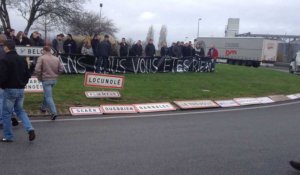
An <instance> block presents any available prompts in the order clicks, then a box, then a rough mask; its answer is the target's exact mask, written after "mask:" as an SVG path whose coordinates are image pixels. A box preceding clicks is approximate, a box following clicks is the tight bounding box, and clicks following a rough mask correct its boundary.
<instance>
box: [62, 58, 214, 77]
mask: <svg viewBox="0 0 300 175" xmlns="http://www.w3.org/2000/svg"><path fill="white" fill-rule="evenodd" d="M59 57H60V59H61V61H62V62H63V64H64V68H65V73H67V74H74V73H75V74H78V73H79V74H84V73H86V72H95V70H96V63H97V62H98V61H100V62H102V61H103V60H101V59H99V60H98V58H97V57H93V56H86V55H64V54H61V55H59ZM211 66H212V62H211V59H209V58H207V57H202V58H201V57H182V58H175V57H113V56H112V57H109V70H110V72H111V73H122V74H125V73H167V72H173V73H175V72H211V71H212V69H211ZM100 70H102V68H101V69H100Z"/></svg>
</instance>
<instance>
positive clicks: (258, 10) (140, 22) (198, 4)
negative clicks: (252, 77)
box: [12, 0, 300, 42]
mask: <svg viewBox="0 0 300 175" xmlns="http://www.w3.org/2000/svg"><path fill="white" fill-rule="evenodd" d="M100 2H101V3H103V8H102V16H105V17H108V18H110V19H112V20H113V21H114V22H115V24H116V26H117V27H118V28H119V32H118V33H117V34H116V36H117V37H118V38H122V37H126V38H132V39H134V40H138V39H141V40H145V38H146V35H147V32H148V29H149V26H151V25H153V26H154V29H155V41H157V40H158V37H159V31H160V29H161V26H162V25H166V26H167V28H168V36H167V38H168V41H169V42H170V41H177V40H180V41H185V40H192V39H194V38H195V37H196V36H197V28H198V19H199V18H201V19H202V20H201V21H200V25H199V27H200V30H199V35H200V36H214V37H217V36H224V31H225V26H226V25H227V20H228V18H240V33H246V32H251V33H260V34H261V33H262V34H289V35H300V20H299V7H300V1H299V0H251V1H245V0H149V1H145V0H90V1H88V2H87V3H86V4H85V5H84V7H85V9H86V10H88V11H93V12H96V13H100V7H99V4H100ZM12 24H13V25H16V28H17V27H18V26H20V25H21V24H22V22H20V21H19V20H16V21H14V22H12ZM23 28H25V24H24V27H23Z"/></svg>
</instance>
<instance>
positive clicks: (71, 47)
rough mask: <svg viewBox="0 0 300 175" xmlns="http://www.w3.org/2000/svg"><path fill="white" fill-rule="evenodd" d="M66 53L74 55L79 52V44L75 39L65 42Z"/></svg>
mask: <svg viewBox="0 0 300 175" xmlns="http://www.w3.org/2000/svg"><path fill="white" fill-rule="evenodd" d="M64 51H65V53H66V54H74V53H76V51H77V44H76V42H75V41H74V40H73V39H67V40H66V41H65V42H64Z"/></svg>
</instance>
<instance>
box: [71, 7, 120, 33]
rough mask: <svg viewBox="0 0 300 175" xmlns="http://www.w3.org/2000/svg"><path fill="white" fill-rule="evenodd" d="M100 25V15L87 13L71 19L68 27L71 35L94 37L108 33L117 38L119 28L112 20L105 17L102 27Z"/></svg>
mask: <svg viewBox="0 0 300 175" xmlns="http://www.w3.org/2000/svg"><path fill="white" fill-rule="evenodd" d="M99 23H100V22H99V15H97V14H95V13H87V12H85V13H80V14H78V15H76V16H74V17H72V18H70V19H69V21H68V22H67V27H68V29H69V30H68V31H69V32H70V33H73V34H76V35H89V36H92V35H94V34H96V33H107V34H109V35H112V36H115V33H117V32H118V28H117V27H116V26H115V24H114V23H113V21H112V20H111V19H108V18H106V17H104V18H102V19H101V25H100V24H99Z"/></svg>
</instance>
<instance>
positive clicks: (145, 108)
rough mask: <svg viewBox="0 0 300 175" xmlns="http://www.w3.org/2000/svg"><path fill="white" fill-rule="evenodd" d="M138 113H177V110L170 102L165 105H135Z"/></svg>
mask: <svg viewBox="0 0 300 175" xmlns="http://www.w3.org/2000/svg"><path fill="white" fill-rule="evenodd" d="M134 107H135V109H136V110H137V112H140V113H144V112H161V111H175V110H176V108H175V107H174V106H173V105H171V103H169V102H165V103H146V104H134Z"/></svg>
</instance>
